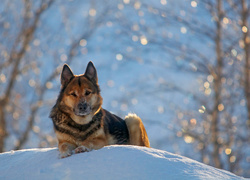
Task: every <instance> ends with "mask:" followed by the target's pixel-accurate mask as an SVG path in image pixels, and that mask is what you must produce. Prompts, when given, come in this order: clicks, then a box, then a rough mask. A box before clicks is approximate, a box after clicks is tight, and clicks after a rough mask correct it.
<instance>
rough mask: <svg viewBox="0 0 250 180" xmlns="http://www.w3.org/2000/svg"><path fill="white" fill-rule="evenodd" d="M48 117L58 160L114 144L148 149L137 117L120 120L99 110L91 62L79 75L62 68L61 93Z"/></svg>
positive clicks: (96, 85)
mask: <svg viewBox="0 0 250 180" xmlns="http://www.w3.org/2000/svg"><path fill="white" fill-rule="evenodd" d="M50 118H52V121H53V124H54V130H55V134H56V136H57V139H58V148H59V151H60V157H61V158H64V157H67V156H70V155H71V154H73V153H80V152H88V151H91V150H93V149H100V148H102V147H103V146H107V145H113V144H124V145H138V146H146V147H150V144H149V140H148V136H147V133H146V130H145V128H144V125H143V123H142V121H141V119H140V118H139V117H138V116H137V115H135V114H129V115H128V116H126V117H125V120H123V119H121V118H120V117H118V116H116V115H114V114H111V113H110V112H108V111H107V110H105V109H103V108H102V97H101V94H100V88H99V85H98V77H97V72H96V69H95V67H94V65H93V63H92V62H89V63H88V66H87V68H86V71H85V73H84V74H81V75H74V74H73V73H72V71H71V69H70V68H69V66H68V65H67V64H65V65H64V67H63V70H62V73H61V91H60V93H59V96H58V99H57V101H56V104H55V105H54V107H53V108H52V110H51V113H50Z"/></svg>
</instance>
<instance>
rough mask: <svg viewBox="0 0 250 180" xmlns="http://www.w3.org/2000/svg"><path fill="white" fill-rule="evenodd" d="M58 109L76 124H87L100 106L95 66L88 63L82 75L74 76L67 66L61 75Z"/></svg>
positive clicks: (100, 99) (100, 100) (100, 98)
mask: <svg viewBox="0 0 250 180" xmlns="http://www.w3.org/2000/svg"><path fill="white" fill-rule="evenodd" d="M61 85H62V86H61V88H62V89H61V93H60V102H58V103H59V108H60V109H61V110H63V111H64V112H65V113H67V114H68V115H69V116H70V117H71V118H72V119H73V120H74V121H75V122H76V123H78V124H85V123H88V122H89V121H90V120H91V119H92V117H93V116H94V115H95V114H96V113H97V112H98V110H99V109H100V108H101V105H102V97H101V95H100V89H99V85H98V77H97V72H96V69H95V66H94V65H93V63H92V62H89V63H88V66H87V68H86V71H85V73H84V74H82V75H74V74H73V72H72V71H71V69H70V68H69V66H68V65H67V64H65V65H64V67H63V70H62V73H61Z"/></svg>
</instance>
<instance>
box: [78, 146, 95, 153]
mask: <svg viewBox="0 0 250 180" xmlns="http://www.w3.org/2000/svg"><path fill="white" fill-rule="evenodd" d="M89 151H91V149H89V148H87V147H85V146H79V147H77V148H75V150H74V152H75V153H76V154H77V153H82V152H89Z"/></svg>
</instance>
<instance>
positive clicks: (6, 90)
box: [0, 0, 110, 152]
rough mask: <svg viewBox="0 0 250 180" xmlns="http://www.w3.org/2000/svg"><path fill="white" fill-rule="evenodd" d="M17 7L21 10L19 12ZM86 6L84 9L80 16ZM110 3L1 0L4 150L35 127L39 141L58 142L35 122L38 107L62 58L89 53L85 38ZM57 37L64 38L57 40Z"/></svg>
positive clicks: (0, 147)
mask: <svg viewBox="0 0 250 180" xmlns="http://www.w3.org/2000/svg"><path fill="white" fill-rule="evenodd" d="M58 7H59V8H58ZM16 8H19V9H22V11H21V10H20V11H18V12H17V11H16ZM71 8H73V9H74V10H75V12H74V13H73V12H72V9H71ZM82 8H83V9H84V12H86V13H85V14H83V15H81V16H79V13H80V12H82ZM109 8H110V4H109V3H108V2H107V1H102V2H101V3H100V4H98V5H96V4H95V1H84V2H82V1H75V2H71V1H67V2H65V3H62V2H57V1H53V0H41V1H36V2H34V1H30V0H25V1H23V2H19V1H4V2H3V6H2V8H1V9H0V10H1V11H2V13H1V21H0V23H1V24H2V26H1V28H0V32H1V45H0V50H1V56H2V58H1V62H0V63H1V64H0V69H1V74H0V80H1V86H2V88H1V91H0V93H1V98H0V152H3V151H4V150H5V148H6V145H7V144H8V145H9V146H10V147H8V149H16V150H17V149H21V148H22V147H23V146H24V145H25V143H27V141H28V140H29V134H30V133H31V132H33V133H34V134H37V136H38V138H39V139H40V142H38V144H40V146H42V147H43V146H45V145H44V143H45V144H49V145H50V146H52V145H55V144H56V140H55V139H54V138H52V137H51V136H49V134H48V132H46V131H44V132H41V131H40V128H39V127H38V126H36V125H35V124H36V123H35V120H37V119H38V116H39V114H38V112H39V111H41V110H42V109H43V108H46V107H47V106H48V104H50V96H51V95H48V90H51V89H52V88H53V81H55V78H57V77H58V75H59V74H60V72H61V66H62V62H63V63H68V64H70V63H71V62H72V61H73V60H74V58H75V57H76V56H78V55H82V54H85V53H87V48H85V46H86V44H87V41H88V39H90V38H91V37H92V35H93V34H94V33H95V31H96V30H97V29H98V27H99V26H101V25H102V23H103V22H104V21H105V18H106V16H107V15H108V13H109ZM58 10H61V11H60V12H59V16H62V21H61V22H60V21H59V23H57V21H58V18H57V19H53V22H49V21H48V19H51V16H52V15H55V14H57V13H58ZM75 15H76V16H79V18H78V19H79V21H78V23H76V24H75V25H72V21H71V19H72V18H75V17H74V16H75ZM80 17H81V18H80ZM48 23H49V24H48ZM50 23H52V24H53V25H51V24H50ZM18 31H19V32H18ZM58 31H59V32H58ZM76 32H77V33H76ZM51 40H52V41H51ZM58 41H60V42H61V44H57V42H58ZM58 49H60V50H58ZM43 54H45V55H46V57H45V59H44V57H43ZM44 72H46V73H44ZM58 88H59V87H57V89H56V91H58ZM57 93H58V92H57ZM53 100H54V99H53ZM53 103H54V102H53ZM50 106H51V105H50ZM46 111H48V112H49V109H48V108H46ZM46 114H47V116H48V113H46ZM7 138H8V142H7ZM30 141H32V140H30Z"/></svg>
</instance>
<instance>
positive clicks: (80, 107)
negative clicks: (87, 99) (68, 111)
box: [78, 103, 88, 111]
mask: <svg viewBox="0 0 250 180" xmlns="http://www.w3.org/2000/svg"><path fill="white" fill-rule="evenodd" d="M87 107H88V104H87V103H80V104H79V105H78V109H79V110H80V111H86V109H87Z"/></svg>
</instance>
